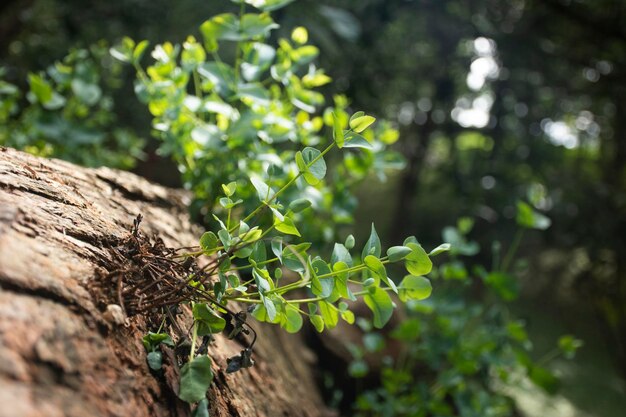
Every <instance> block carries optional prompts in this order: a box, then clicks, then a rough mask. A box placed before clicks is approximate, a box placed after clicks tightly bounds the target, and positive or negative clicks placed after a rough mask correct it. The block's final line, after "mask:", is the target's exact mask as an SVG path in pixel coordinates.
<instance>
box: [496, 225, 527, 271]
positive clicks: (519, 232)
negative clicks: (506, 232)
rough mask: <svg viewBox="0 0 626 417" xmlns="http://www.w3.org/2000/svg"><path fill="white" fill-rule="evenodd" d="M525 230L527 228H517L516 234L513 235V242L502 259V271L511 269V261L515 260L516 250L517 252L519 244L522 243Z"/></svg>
mask: <svg viewBox="0 0 626 417" xmlns="http://www.w3.org/2000/svg"><path fill="white" fill-rule="evenodd" d="M524 230H525V229H521V228H520V229H517V232H516V233H515V236H514V237H513V242H511V246H510V247H509V249H508V250H507V252H506V256H505V257H504V259H503V260H502V266H501V268H500V270H501V271H502V272H506V271H507V270H508V269H509V267H510V265H511V261H512V260H513V256H514V255H515V252H517V249H518V247H519V244H520V243H521V241H522V238H523V237H524Z"/></svg>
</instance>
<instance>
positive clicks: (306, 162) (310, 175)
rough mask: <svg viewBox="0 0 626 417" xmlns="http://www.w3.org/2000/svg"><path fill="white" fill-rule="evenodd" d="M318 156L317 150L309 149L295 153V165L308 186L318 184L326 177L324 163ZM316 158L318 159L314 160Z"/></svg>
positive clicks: (319, 153)
mask: <svg viewBox="0 0 626 417" xmlns="http://www.w3.org/2000/svg"><path fill="white" fill-rule="evenodd" d="M320 155H321V152H320V151H319V150H317V149H315V148H311V147H306V148H304V149H303V150H302V152H297V153H296V165H297V166H298V169H299V170H300V172H302V173H303V176H304V179H305V180H306V182H307V183H309V184H310V185H316V184H318V183H319V182H320V181H321V180H322V179H323V178H324V177H325V176H326V162H325V161H324V158H322V157H320ZM318 157H319V159H317V160H315V159H316V158H318ZM314 160H315V162H313V161H314Z"/></svg>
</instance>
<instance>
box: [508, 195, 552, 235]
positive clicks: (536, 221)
mask: <svg viewBox="0 0 626 417" xmlns="http://www.w3.org/2000/svg"><path fill="white" fill-rule="evenodd" d="M516 221H517V224H518V225H520V226H521V227H525V228H528V229H538V230H546V229H547V228H548V227H550V224H552V221H551V220H550V219H549V218H548V217H546V216H544V215H543V214H541V213H538V212H537V211H535V210H534V209H533V208H532V207H531V206H530V205H529V204H526V203H524V202H523V201H518V202H517V217H516Z"/></svg>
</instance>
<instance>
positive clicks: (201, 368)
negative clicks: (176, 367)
mask: <svg viewBox="0 0 626 417" xmlns="http://www.w3.org/2000/svg"><path fill="white" fill-rule="evenodd" d="M212 380H213V372H212V371H211V359H210V358H209V357H208V356H206V355H201V356H197V357H195V358H194V359H193V361H191V362H187V363H186V364H184V365H183V367H182V368H181V370H180V390H179V392H178V397H179V398H180V399H181V400H183V401H186V402H188V403H195V402H198V401H200V400H201V399H203V398H205V397H206V392H207V390H208V389H209V386H210V385H211V381H212Z"/></svg>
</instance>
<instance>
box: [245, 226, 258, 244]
mask: <svg viewBox="0 0 626 417" xmlns="http://www.w3.org/2000/svg"><path fill="white" fill-rule="evenodd" d="M262 235H263V230H261V229H259V227H258V226H254V227H253V228H252V229H250V230H247V231H245V232H241V229H240V232H239V239H241V241H242V242H243V243H252V242H255V241H257V240H259V239H260V238H261V236H262Z"/></svg>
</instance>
